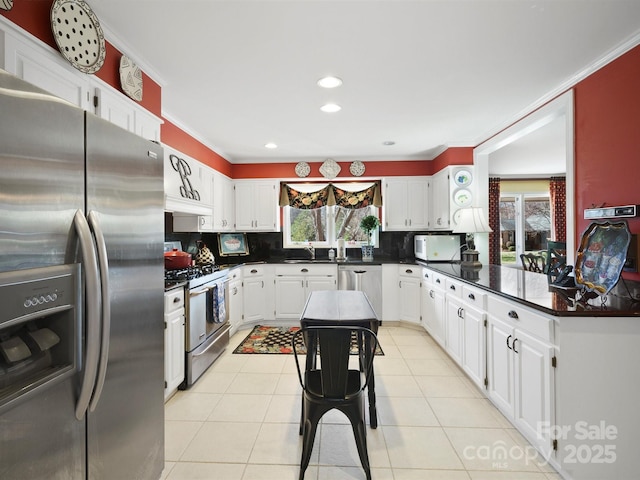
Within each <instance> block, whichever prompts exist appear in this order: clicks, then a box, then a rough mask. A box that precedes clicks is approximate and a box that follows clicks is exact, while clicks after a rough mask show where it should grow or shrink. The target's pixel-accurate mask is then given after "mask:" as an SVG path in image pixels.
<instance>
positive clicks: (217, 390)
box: [162, 324, 560, 480]
mask: <svg viewBox="0 0 640 480" xmlns="http://www.w3.org/2000/svg"><path fill="white" fill-rule="evenodd" d="M387 325H388V324H387ZM387 325H385V326H383V327H382V328H381V329H380V331H379V335H378V336H379V339H380V343H381V345H382V348H383V350H384V353H385V355H384V356H377V357H376V359H375V363H374V365H375V375H376V394H377V400H378V417H379V426H378V428H377V429H375V430H374V429H371V428H368V429H367V442H368V450H369V460H370V462H371V466H372V477H373V479H374V480H423V479H432V480H463V479H464V480H549V479H554V480H559V479H560V476H559V475H558V474H557V473H555V471H554V470H553V468H551V467H550V466H549V465H546V464H545V463H544V462H543V461H542V460H541V459H540V458H536V459H531V458H529V456H528V454H530V453H531V452H532V451H533V450H532V447H531V446H530V445H529V444H528V443H527V442H526V440H524V439H523V438H522V436H521V435H520V434H519V433H518V432H517V431H516V430H515V429H514V428H513V427H512V425H511V424H510V423H509V422H508V421H507V420H506V419H505V418H504V417H503V416H502V415H501V414H500V413H499V412H498V411H497V410H496V409H495V408H494V407H493V405H492V404H491V403H490V402H489V401H488V400H487V399H486V398H485V397H484V396H483V394H482V393H481V392H480V391H479V390H478V389H477V388H476V387H475V385H474V384H472V383H471V382H470V381H469V379H468V378H467V377H466V376H465V374H464V373H463V372H462V371H461V370H460V369H459V368H458V366H457V365H455V363H454V362H453V361H451V360H450V359H449V357H448V356H447V355H446V354H445V353H444V352H443V350H442V349H441V348H440V347H439V346H438V345H437V344H436V343H435V342H434V341H433V340H432V339H431V337H429V336H428V335H427V334H426V333H425V332H424V331H421V330H416V329H412V328H408V327H404V326H387ZM247 334H248V330H242V331H240V332H238V333H237V334H236V335H235V336H234V337H233V338H232V339H231V342H230V345H229V348H227V350H226V351H225V352H224V354H223V355H222V356H221V357H220V358H219V359H218V360H217V361H216V362H215V363H214V364H213V365H212V366H211V368H210V369H209V370H208V371H207V372H206V373H205V374H204V375H203V377H202V378H200V380H199V381H198V382H197V383H196V384H195V385H194V386H193V387H192V388H191V389H189V390H188V391H179V392H178V393H176V395H175V396H174V397H173V398H171V399H170V400H169V401H168V402H167V404H166V406H165V427H166V428H165V430H166V434H165V435H166V448H165V453H166V464H165V469H164V472H163V476H162V478H163V479H166V480H197V479H207V480H218V479H219V480H258V479H260V480H289V479H291V480H294V479H297V478H298V474H299V462H300V455H301V452H302V445H301V444H302V442H301V437H300V436H299V434H298V422H299V419H300V386H299V384H298V377H297V374H296V370H295V363H294V359H293V356H292V355H234V354H232V353H231V352H232V351H233V349H234V348H235V347H236V346H237V345H238V344H239V343H240V342H241V340H242V339H243V338H244V337H245V336H246V335H247ZM499 449H503V450H502V451H505V450H504V449H506V451H507V452H510V455H509V457H511V458H507V459H506V460H500V461H499V462H496V461H495V460H492V459H491V456H492V454H493V453H498V450H499ZM364 478H365V475H364V472H363V470H362V468H361V466H360V461H359V458H358V454H357V450H356V446H355V440H354V438H353V433H352V431H351V428H350V426H349V424H348V421H347V419H346V417H344V415H343V414H342V413H340V412H335V411H334V412H329V413H328V414H326V415H325V417H324V418H323V420H322V424H321V426H320V427H319V429H318V433H317V435H316V440H315V444H314V450H313V453H312V457H311V463H310V465H309V467H308V469H307V471H306V475H305V479H306V480H347V479H352V480H360V479H364Z"/></svg>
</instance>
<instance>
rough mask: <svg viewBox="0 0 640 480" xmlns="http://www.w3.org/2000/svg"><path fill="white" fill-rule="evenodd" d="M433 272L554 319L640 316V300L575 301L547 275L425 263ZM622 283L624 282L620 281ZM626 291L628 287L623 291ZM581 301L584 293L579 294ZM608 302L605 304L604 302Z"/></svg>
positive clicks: (496, 267) (618, 297)
mask: <svg viewBox="0 0 640 480" xmlns="http://www.w3.org/2000/svg"><path fill="white" fill-rule="evenodd" d="M418 263H419V264H420V265H424V266H426V267H428V268H430V269H432V270H435V271H438V272H440V273H443V274H444V275H447V276H450V277H453V278H456V279H458V280H461V281H463V282H466V283H468V284H470V285H474V286H477V287H478V288H481V289H484V290H487V291H489V292H491V293H495V294H497V295H500V296H503V297H505V298H507V299H510V300H514V301H516V302H519V303H522V304H523V305H526V306H529V307H532V308H534V309H536V310H540V311H541V312H543V313H546V314H549V315H554V316H559V317H562V316H589V317H592V316H598V317H640V299H635V300H634V299H632V298H630V296H629V294H628V293H626V292H625V294H626V296H622V295H615V294H612V293H611V292H610V293H609V295H607V296H606V297H599V296H597V297H596V298H593V299H590V300H588V301H575V300H574V299H573V298H572V296H571V294H575V291H574V292H571V291H570V290H567V289H561V288H555V287H550V286H549V284H548V283H547V276H546V275H544V274H541V273H535V272H529V271H527V270H522V269H519V268H512V267H502V266H499V265H483V266H482V268H481V269H480V270H479V271H477V272H475V274H474V273H469V272H468V271H465V270H463V269H461V267H460V264H458V263H422V262H418ZM620 282H622V280H621V281H620ZM621 290H622V291H624V288H622V289H621ZM576 297H577V298H580V297H581V295H580V292H577V295H576ZM603 300H604V302H603Z"/></svg>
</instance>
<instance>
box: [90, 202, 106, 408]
mask: <svg viewBox="0 0 640 480" xmlns="http://www.w3.org/2000/svg"><path fill="white" fill-rule="evenodd" d="M88 220H89V228H90V229H91V231H92V232H93V236H94V239H95V242H96V247H97V249H98V266H99V270H100V286H101V293H102V296H101V300H102V302H101V303H102V341H101V344H100V361H99V363H98V378H97V379H96V386H95V389H94V390H93V396H92V397H91V403H90V404H89V411H90V412H93V411H94V410H95V409H96V406H97V405H98V401H100V395H102V387H104V379H105V377H106V376H107V363H108V360H109V339H110V338H111V302H110V294H109V259H108V257H107V246H106V244H105V241H104V234H103V233H102V228H100V222H99V221H98V215H97V214H96V212H95V211H91V212H89V215H88Z"/></svg>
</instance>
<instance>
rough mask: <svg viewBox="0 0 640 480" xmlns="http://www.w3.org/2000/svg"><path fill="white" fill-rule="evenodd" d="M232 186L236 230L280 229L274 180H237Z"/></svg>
mask: <svg viewBox="0 0 640 480" xmlns="http://www.w3.org/2000/svg"><path fill="white" fill-rule="evenodd" d="M234 188H235V211H236V215H235V217H236V218H235V229H236V231H238V232H250V231H262V232H277V231H279V230H280V216H279V206H278V185H277V182H276V181H275V180H238V181H236V182H235V186H234Z"/></svg>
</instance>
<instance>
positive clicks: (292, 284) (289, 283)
mask: <svg viewBox="0 0 640 480" xmlns="http://www.w3.org/2000/svg"><path fill="white" fill-rule="evenodd" d="M337 274H338V271H337V268H336V266H335V265H314V264H311V263H309V264H306V263H304V264H299V265H277V266H276V272H275V275H276V277H275V298H276V308H275V310H276V318H278V319H280V318H282V319H286V318H290V319H299V318H300V314H301V313H302V310H303V309H304V306H305V304H306V302H307V297H308V295H309V293H310V292H313V291H316V290H336V289H337V288H338V282H337V277H338V275H337Z"/></svg>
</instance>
